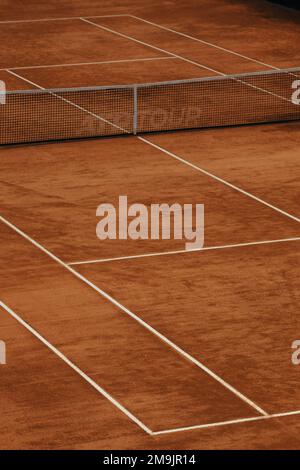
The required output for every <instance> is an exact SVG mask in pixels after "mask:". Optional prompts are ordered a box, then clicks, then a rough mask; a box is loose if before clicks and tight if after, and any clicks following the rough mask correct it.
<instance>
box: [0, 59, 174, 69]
mask: <svg viewBox="0 0 300 470" xmlns="http://www.w3.org/2000/svg"><path fill="white" fill-rule="evenodd" d="M167 59H169V60H170V59H172V60H174V59H176V57H173V56H163V57H142V58H140V59H119V60H102V61H99V62H76V63H74V64H49V65H26V66H25V67H5V68H3V69H0V70H7V69H9V70H27V69H29V70H30V69H47V68H53V67H77V66H82V65H103V64H121V63H123V62H145V61H153V60H167Z"/></svg>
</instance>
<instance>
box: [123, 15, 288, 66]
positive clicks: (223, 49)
mask: <svg viewBox="0 0 300 470" xmlns="http://www.w3.org/2000/svg"><path fill="white" fill-rule="evenodd" d="M128 16H130V17H131V18H135V19H136V20H139V21H143V22H144V23H148V24H150V25H152V26H155V27H156V28H160V29H164V30H165V31H169V32H170V33H174V34H177V35H179V36H182V37H185V38H187V39H191V40H192V41H197V42H200V43H201V44H205V45H206V46H210V47H213V48H215V49H219V50H220V51H223V52H227V53H229V54H232V55H236V56H238V57H241V58H242V59H246V60H248V61H250V62H255V63H257V64H259V65H263V66H264V67H268V68H271V69H273V70H280V68H278V67H275V66H274V65H270V64H267V63H266V62H262V61H260V60H257V59H253V58H252V57H248V56H246V55H243V54H240V53H239V52H236V51H233V50H232V49H227V48H225V47H221V46H218V45H217V44H214V43H211V42H208V41H204V40H203V39H199V38H196V37H194V36H190V35H189V34H185V33H181V32H180V31H176V30H175V29H171V28H167V27H166V26H162V25H160V24H157V23H153V22H152V21H148V20H145V19H144V18H140V17H139V16H135V15H128Z"/></svg>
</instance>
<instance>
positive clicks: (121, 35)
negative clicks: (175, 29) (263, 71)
mask: <svg viewBox="0 0 300 470" xmlns="http://www.w3.org/2000/svg"><path fill="white" fill-rule="evenodd" d="M80 19H81V20H82V21H85V22H86V23H89V24H91V25H92V26H95V27H96V28H99V29H103V30H104V31H108V32H109V33H112V34H116V35H117V36H120V37H122V38H125V39H130V40H131V41H134V42H136V43H138V44H142V45H143V46H147V47H151V49H155V50H156V51H160V52H163V53H164V54H169V55H171V56H172V57H176V59H181V60H183V61H185V62H188V63H190V64H193V65H196V67H200V68H202V69H205V70H209V71H210V72H213V73H216V74H218V75H223V76H224V77H226V75H227V74H226V73H223V72H220V71H219V70H215V69H213V68H211V67H207V66H206V65H202V64H199V62H195V61H193V60H190V59H187V58H185V57H183V56H180V55H178V54H175V53H174V52H170V51H168V50H166V49H162V48H161V47H157V46H153V45H152V44H149V43H147V42H144V41H140V40H139V39H136V38H133V37H132V36H128V35H127V34H123V33H119V32H118V31H115V30H114V29H111V28H107V27H106V26H102V25H99V24H97V23H95V22H93V21H90V20H87V19H86V18H84V17H82V18H80Z"/></svg>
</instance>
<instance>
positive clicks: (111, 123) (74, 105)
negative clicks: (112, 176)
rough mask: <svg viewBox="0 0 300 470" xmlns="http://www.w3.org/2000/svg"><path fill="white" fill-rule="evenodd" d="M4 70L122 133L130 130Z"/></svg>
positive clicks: (8, 70) (7, 70)
mask: <svg viewBox="0 0 300 470" xmlns="http://www.w3.org/2000/svg"><path fill="white" fill-rule="evenodd" d="M6 72H8V73H11V74H12V75H15V77H17V78H20V79H21V80H23V81H24V82H27V83H29V84H30V85H33V86H35V87H37V88H39V89H40V90H44V91H45V92H47V93H49V94H50V95H52V96H54V97H55V98H57V99H59V100H61V101H63V102H65V103H67V104H70V105H71V106H73V107H74V108H77V109H79V110H80V111H83V112H84V113H86V114H88V115H89V116H92V117H93V118H95V119H97V120H98V121H103V122H105V123H106V124H109V125H110V126H113V127H115V128H116V129H119V130H120V131H122V132H124V133H127V134H131V132H129V131H127V130H126V129H124V128H123V127H120V126H118V125H117V124H114V123H113V122H111V121H109V120H108V119H105V118H103V117H101V116H99V115H98V114H95V113H93V112H92V111H89V110H88V109H85V108H83V107H82V106H79V105H78V104H76V103H74V102H73V101H70V100H68V99H67V98H64V97H63V96H60V95H58V94H57V93H54V92H53V91H51V90H47V89H46V88H44V87H42V86H40V85H38V84H37V83H35V82H32V81H31V80H28V79H27V78H24V77H22V75H19V74H18V73H16V72H13V71H12V70H10V69H6Z"/></svg>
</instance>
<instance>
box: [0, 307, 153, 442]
mask: <svg viewBox="0 0 300 470" xmlns="http://www.w3.org/2000/svg"><path fill="white" fill-rule="evenodd" d="M0 307H2V308H3V309H4V310H5V311H6V312H7V313H8V314H9V315H11V316H12V317H13V318H14V319H15V320H17V321H18V322H19V323H20V324H21V325H22V326H24V327H25V328H26V329H27V330H28V331H30V333H31V334H33V335H34V336H35V337H36V338H37V339H38V340H39V341H41V342H42V343H43V344H44V345H45V346H46V347H47V348H49V349H50V350H51V351H52V352H53V353H54V354H55V355H56V356H58V357H59V358H60V359H61V360H62V361H63V362H65V363H66V364H67V365H68V366H69V367H71V369H73V370H74V371H75V372H76V373H77V374H79V375H80V377H82V378H83V379H84V380H85V381H86V382H88V383H89V384H90V385H91V386H92V387H93V388H94V389H95V390H97V392H99V393H100V394H101V395H103V396H104V397H105V398H106V399H107V400H109V401H110V402H111V403H112V404H113V405H114V406H115V407H116V408H118V410H120V411H121V412H122V413H123V414H125V415H126V416H127V418H129V419H130V420H131V421H133V422H134V423H135V424H137V425H138V426H139V427H140V428H141V429H143V431H145V432H146V433H147V434H150V435H152V434H153V433H152V431H151V429H149V428H148V427H147V426H146V425H145V424H144V423H143V422H142V421H140V420H139V419H138V418H137V417H136V416H134V415H133V414H132V413H131V412H130V411H129V410H127V408H125V407H124V406H123V405H121V403H119V402H118V401H117V400H116V399H115V398H113V397H112V395H110V393H108V392H107V391H106V390H104V388H102V387H100V385H98V384H97V383H96V382H95V381H94V380H93V379H92V378H91V377H89V376H88V375H87V374H85V372H83V371H82V370H81V369H79V367H77V366H76V364H74V362H72V361H70V359H68V358H67V357H66V356H65V355H64V354H63V353H62V352H60V351H59V349H57V348H56V347H55V346H53V345H52V344H51V343H49V341H47V340H46V339H45V338H44V337H43V336H42V335H40V334H39V333H38V332H37V331H36V330H35V329H34V328H32V326H30V325H29V324H28V323H27V322H25V320H23V319H22V318H21V317H20V316H19V315H18V314H17V313H16V312H14V311H13V310H12V309H11V308H10V307H8V306H7V305H6V304H5V303H4V302H2V301H1V300H0Z"/></svg>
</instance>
